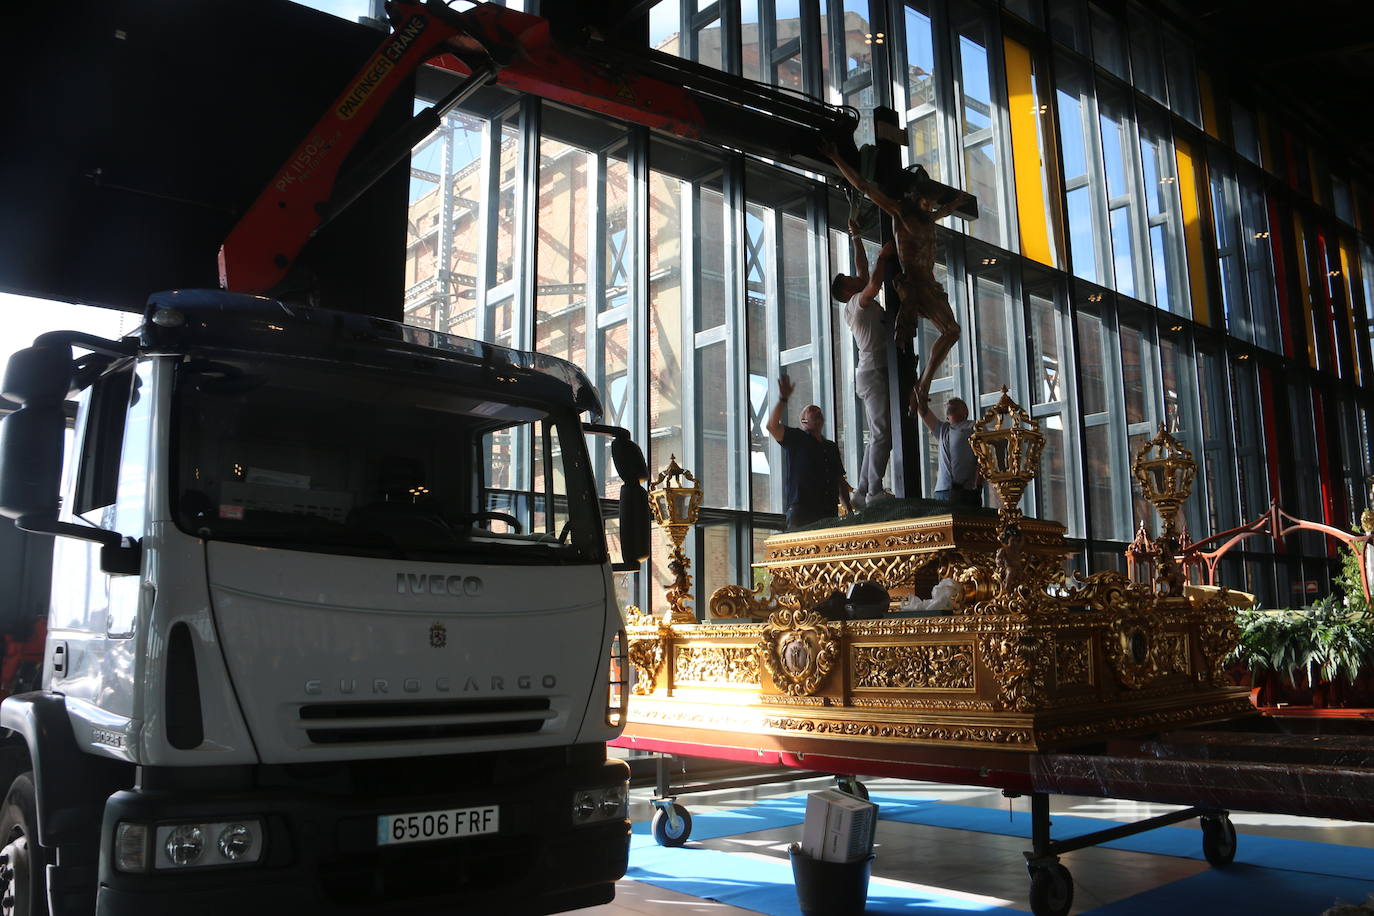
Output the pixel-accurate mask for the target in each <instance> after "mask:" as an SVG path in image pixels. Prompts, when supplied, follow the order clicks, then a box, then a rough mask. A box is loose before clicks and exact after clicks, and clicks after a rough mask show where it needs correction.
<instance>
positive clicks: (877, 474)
mask: <svg viewBox="0 0 1374 916" xmlns="http://www.w3.org/2000/svg"><path fill="white" fill-rule="evenodd" d="M849 240H850V244H851V245H852V246H853V249H854V269H855V271H856V273H855V274H854V275H853V276H850V275H848V274H836V275H835V279H834V281H833V282H832V283H831V284H830V294H831V295H832V296H834V297H835V298H836V299H837V300H839V301H840V302H843V303H845V306H844V321H845V324H847V325H849V330H850V332H851V333H853V335H854V343H855V344H856V345H857V346H858V348H859V362H858V365H857V366H856V367H855V371H854V392H855V394H857V395H858V396H859V397H860V398H861V399H862V400H863V402H864V417H865V419H866V420H867V422H868V447H867V448H866V449H864V457H863V461H862V463H861V464H860V466H859V480H858V485H857V486H856V487H855V488H854V492H853V494H851V496H850V499H851V500H852V501H853V504H854V505H855V506H857V507H860V508H861V507H863V506H864V505H865V504H866V503H870V502H873V501H875V500H877V499H885V498H887V497H889V496H891V495H892V494H891V493H888V492H887V491H886V490H884V489H883V476H884V475H885V474H886V473H887V463H888V461H889V459H890V458H891V457H892V417H891V414H890V412H889V411H888V389H887V341H888V339H889V338H890V337H891V336H892V331H891V330H890V329H889V328H888V325H887V321H886V320H885V319H886V316H885V314H884V312H883V307H882V306H881V305H880V304H879V303H878V291H879V290H881V289H882V288H883V275H884V274H885V273H886V272H887V266H888V264H889V263H890V261H891V259H892V257H893V255H894V254H895V252H896V249H895V248H894V247H893V244H892V243H891V242H888V243H887V244H886V245H885V246H883V249H882V251H880V252H879V253H878V263H877V265H875V267H874V268H873V272H872V274H871V275H870V273H869V270H868V253H867V252H866V251H864V242H863V239H862V238H861V237H860V235H859V225H858V223H856V222H854V220H850V221H849Z"/></svg>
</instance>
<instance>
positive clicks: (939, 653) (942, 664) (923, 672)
mask: <svg viewBox="0 0 1374 916" xmlns="http://www.w3.org/2000/svg"><path fill="white" fill-rule="evenodd" d="M853 662H854V674H853V678H854V687H855V689H863V688H885V689H894V688H896V689H907V690H913V689H937V690H971V689H972V688H973V686H974V684H973V645H972V644H969V645H933V646H856V647H854V654H853Z"/></svg>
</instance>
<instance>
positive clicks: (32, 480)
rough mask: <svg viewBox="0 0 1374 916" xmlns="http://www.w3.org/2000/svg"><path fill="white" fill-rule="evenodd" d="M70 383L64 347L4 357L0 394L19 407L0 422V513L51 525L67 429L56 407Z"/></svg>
mask: <svg viewBox="0 0 1374 916" xmlns="http://www.w3.org/2000/svg"><path fill="white" fill-rule="evenodd" d="M71 379H72V351H71V347H69V346H67V347H60V346H57V347H55V346H36V347H29V348H27V349H24V350H20V351H19V352H18V353H15V354H14V356H12V357H10V362H9V365H8V366H7V367H6V369H5V384H4V390H3V391H0V394H3V395H4V397H6V398H7V399H9V400H11V401H14V402H15V403H17V404H19V405H20V406H19V409H18V410H16V411H15V412H14V413H12V414H10V415H9V416H7V417H5V419H4V420H3V421H0V514H3V515H5V516H7V517H9V518H12V519H16V520H17V519H22V518H24V517H25V516H38V517H49V518H52V519H53V520H56V518H57V508H58V491H59V489H60V487H61V477H62V436H63V433H64V432H65V430H66V426H67V418H66V415H65V414H64V412H63V410H62V403H63V401H64V400H65V399H66V397H67V389H68V386H69V385H70V384H71ZM20 527H21V528H22V527H24V525H23V524H21V525H20Z"/></svg>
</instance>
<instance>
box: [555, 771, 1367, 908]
mask: <svg viewBox="0 0 1374 916" xmlns="http://www.w3.org/2000/svg"><path fill="white" fill-rule="evenodd" d="M865 785H867V786H868V788H869V790H870V791H871V792H873V793H874V794H882V795H902V794H909V795H917V796H922V797H925V798H930V797H936V798H940V799H943V800H945V801H949V802H955V803H958V804H961V805H976V806H979V807H991V808H1000V809H1004V810H1005V809H1006V808H1007V807H1008V805H1015V806H1017V810H1019V811H1028V810H1029V802H1028V801H1027V800H1026V799H1024V798H1021V799H1015V800H1008V799H1006V798H1003V797H1002V796H1001V795H1000V794H999V793H998V792H996V791H990V790H983V789H966V788H962V787H958V786H948V785H942V784H938V783H917V782H903V781H899V780H871V781H866V782H865ZM829 786H830V782H829V781H828V780H810V781H798V782H787V783H780V784H777V785H771V786H758V787H753V788H749V789H735V790H725V791H720V792H713V793H702V794H697V795H692V796H689V797H685V798H683V799H682V802H683V804H685V805H687V807H688V808H689V809H690V810H691V811H692V812H693V814H698V813H705V812H707V811H711V810H730V809H738V808H743V807H747V806H748V805H749V804H750V803H751V802H752V801H753V800H755V799H760V798H767V797H772V796H786V795H795V794H797V793H800V792H808V791H814V790H816V789H821V788H828V787H829ZM650 795H651V792H650V791H649V790H642V791H637V792H633V793H631V801H632V805H631V817H632V818H633V819H634V820H635V821H640V820H646V819H648V818H649V817H650V816H651V815H652V810H651V809H650V807H649V805H648V799H649V797H650ZM1169 810H1172V809H1171V808H1170V807H1169V806H1165V805H1149V804H1143V803H1140V802H1119V801H1112V800H1107V799H1093V798H1072V797H1063V796H1060V797H1055V798H1053V799H1052V800H1051V811H1052V814H1061V815H1076V816H1080V817H1098V818H1105V819H1112V820H1121V821H1133V820H1140V819H1142V818H1146V817H1151V816H1154V815H1156V814H1162V813H1164V812H1165V811H1169ZM1232 822H1233V823H1234V824H1235V826H1236V830H1237V833H1238V834H1240V837H1241V839H1240V843H1241V845H1242V848H1243V844H1244V842H1245V840H1244V837H1245V835H1246V834H1252V835H1265V836H1273V837H1282V838H1288V839H1300V840H1309V841H1314V842H1321V843H1335V844H1342V845H1350V846H1361V847H1366V848H1368V847H1374V824H1361V823H1352V822H1346V821H1332V820H1319V819H1309V818H1298V817H1288V816H1282V815H1267V814H1249V813H1244V812H1233V813H1232ZM1196 824H1197V822H1196V821H1189V822H1184V824H1182V825H1180V826H1189V825H1192V826H1196ZM800 837H801V827H800V826H796V827H784V828H779V829H775V830H765V831H760V832H758V833H751V834H744V835H741V836H735V837H727V838H724V839H717V840H707V841H705V842H704V843H701V844H700V845H702V846H706V847H709V848H712V849H719V850H723V851H727V852H732V853H737V854H743V855H764V856H774V857H777V858H780V859H786V858H787V846H788V844H789V843H792V842H795V841H797V840H799V839H800ZM694 842H695V841H694ZM1199 842H1200V841H1199ZM1028 847H1029V844H1028V842H1027V841H1026V840H1025V839H1021V838H1018V837H1004V836H997V835H991V834H985V833H973V832H968V831H962V830H951V829H945V828H937V827H925V826H920V825H913V824H903V823H896V822H893V821H880V822H879V826H878V837H877V850H876V851H877V853H878V859H877V860H876V863H875V867H874V876H873V877H874V881H875V882H894V883H902V882H904V883H909V884H915V885H921V886H926V887H936V888H939V889H941V890H942V891H943V892H944V893H946V894H953V893H958V894H967V895H970V896H972V897H975V898H976V899H979V900H983V901H986V902H987V903H991V904H994V905H997V906H1002V907H1009V908H1013V909H1019V910H1025V911H1029V909H1030V907H1029V904H1028V903H1027V902H1026V894H1027V890H1028V881H1027V877H1026V868H1025V860H1024V857H1023V856H1022V852H1023V850H1025V849H1027V848H1028ZM1061 861H1062V862H1063V864H1064V865H1065V866H1066V867H1067V868H1068V869H1069V870H1070V871H1071V872H1072V874H1073V881H1074V905H1073V910H1072V912H1073V913H1081V912H1085V911H1087V910H1091V909H1094V908H1095V907H1099V906H1103V905H1105V904H1108V903H1111V902H1113V901H1115V900H1120V899H1123V898H1125V897H1130V896H1134V895H1135V894H1139V893H1142V892H1144V891H1146V890H1149V889H1150V888H1153V887H1157V886H1159V885H1161V884H1165V883H1168V882H1171V881H1176V880H1178V879H1180V878H1186V877H1188V876H1190V875H1193V874H1196V873H1197V872H1200V871H1204V870H1206V869H1207V868H1208V867H1209V866H1208V865H1207V863H1206V862H1205V861H1202V860H1194V859H1182V858H1175V857H1172V856H1156V855H1149V854H1146V853H1137V852H1125V851H1120V850H1114V849H1103V848H1089V849H1082V850H1079V851H1077V852H1072V853H1068V854H1066V855H1064V856H1063V857H1061ZM1333 902H1334V901H1333ZM1347 902H1353V901H1347ZM581 912H583V913H587V914H594V916H632V914H633V916H645V914H647V916H669V914H672V916H678V914H681V916H691V914H699V913H700V914H711V916H751V911H749V910H742V909H738V908H735V907H731V906H724V905H721V904H717V903H712V902H710V901H707V900H702V899H699V898H696V897H688V896H684V895H682V894H678V893H675V892H673V891H668V890H662V889H660V888H656V887H652V886H649V885H646V884H639V883H637V882H635V881H632V880H628V879H627V880H623V881H621V882H620V884H619V886H618V887H617V891H616V900H615V902H614V903H611V904H607V905H605V906H599V907H593V908H591V909H588V910H583V911H581ZM1179 916H1183V914H1179ZM1311 916H1316V914H1311Z"/></svg>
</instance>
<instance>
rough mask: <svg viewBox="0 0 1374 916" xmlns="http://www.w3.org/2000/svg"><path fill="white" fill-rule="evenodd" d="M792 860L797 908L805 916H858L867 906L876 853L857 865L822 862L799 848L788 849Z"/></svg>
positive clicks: (791, 847) (853, 863)
mask: <svg viewBox="0 0 1374 916" xmlns="http://www.w3.org/2000/svg"><path fill="white" fill-rule="evenodd" d="M787 852H788V854H790V855H791V857H792V880H793V881H794V882H795V883H796V885H797V904H798V905H799V906H800V907H801V911H802V916H859V914H861V913H863V911H864V908H865V907H866V905H867V903H868V878H869V875H871V874H872V873H873V859H874V858H875V857H874V855H873V853H869V854H868V855H867V856H865V857H864V858H862V859H860V860H858V861H857V862H822V861H821V860H820V859H813V858H811V857H810V856H808V855H807V854H806V853H804V852H802V849H801V847H800V846H798V845H797V844H795V843H793V844H792V845H791V846H789V847H788V849H787Z"/></svg>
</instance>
